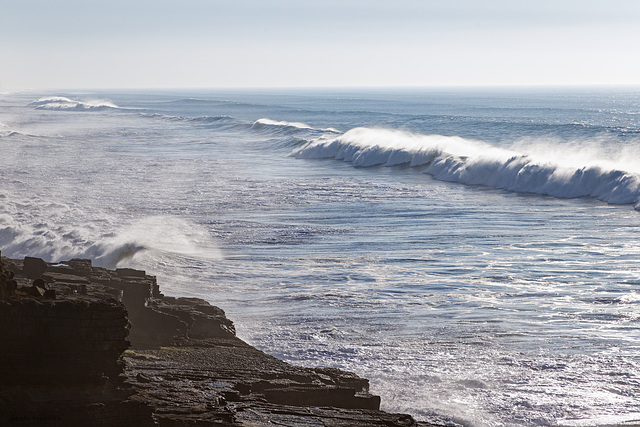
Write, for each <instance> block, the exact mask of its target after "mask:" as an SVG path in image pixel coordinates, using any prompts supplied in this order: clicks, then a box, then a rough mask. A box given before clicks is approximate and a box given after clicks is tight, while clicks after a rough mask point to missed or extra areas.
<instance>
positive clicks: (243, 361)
mask: <svg viewBox="0 0 640 427" xmlns="http://www.w3.org/2000/svg"><path fill="white" fill-rule="evenodd" d="M2 261H3V263H0V324H1V325H2V328H1V329H0V348H1V349H2V350H1V351H0V424H3V425H4V424H9V425H10V424H11V423H15V424H16V425H94V426H96V425H97V426H101V425H102V426H119V425H121V426H130V425H138V426H145V425H160V426H186V425H198V426H210V425H251V426H260V425H272V424H274V423H275V424H278V423H281V424H286V425H344V426H352V425H363V426H364V425H385V426H394V425H397V426H411V425H418V423H416V422H415V421H414V420H413V418H411V417H410V416H408V415H401V414H388V413H385V412H382V411H379V405H380V398H379V397H377V396H373V395H371V394H370V393H369V384H368V381H367V380H365V379H362V378H360V377H358V376H356V375H355V374H351V373H348V372H343V371H340V370H337V369H311V368H301V367H295V366H292V365H289V364H287V363H285V362H283V361H281V360H278V359H276V358H274V357H272V356H269V355H267V354H265V353H263V352H261V351H259V350H257V349H255V348H254V347H251V346H250V345H248V344H246V343H245V342H243V341H241V340H240V339H238V338H237V337H236V336H235V329H234V326H233V323H232V322H231V321H230V320H229V319H227V318H226V316H225V314H224V311H222V310H221V309H219V308H217V307H214V306H212V305H210V304H209V303H208V302H206V301H204V300H201V299H198V298H173V297H166V296H164V295H162V293H161V292H160V289H159V287H158V284H157V282H156V279H155V277H153V276H149V275H147V274H146V273H145V272H144V271H140V270H133V269H116V270H107V269H104V268H98V267H93V266H92V265H91V261H90V260H79V259H74V260H70V261H65V262H60V263H55V264H53V263H45V262H44V261H42V260H40V259H37V258H25V260H10V259H6V258H2ZM422 425H426V424H422Z"/></svg>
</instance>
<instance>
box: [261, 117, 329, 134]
mask: <svg viewBox="0 0 640 427" xmlns="http://www.w3.org/2000/svg"><path fill="white" fill-rule="evenodd" d="M251 129H254V130H258V131H268V132H271V133H273V134H277V135H295V134H298V133H301V132H311V133H332V134H339V133H340V131H338V130H336V129H333V128H325V129H323V128H314V127H313V126H309V125H308V124H306V123H300V122H284V121H277V120H271V119H266V118H263V119H258V120H256V121H255V122H254V123H253V125H252V126H251Z"/></svg>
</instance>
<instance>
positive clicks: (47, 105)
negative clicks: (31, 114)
mask: <svg viewBox="0 0 640 427" xmlns="http://www.w3.org/2000/svg"><path fill="white" fill-rule="evenodd" d="M29 105H31V106H34V107H35V108H37V109H41V110H70V111H95V110H105V109H117V108H119V107H118V106H117V105H115V104H114V103H112V102H110V101H107V100H100V99H92V100H85V101H79V100H74V99H70V98H67V97H64V96H46V97H42V98H38V99H37V100H35V101H33V102H31V103H29Z"/></svg>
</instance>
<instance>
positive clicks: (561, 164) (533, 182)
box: [290, 128, 640, 210]
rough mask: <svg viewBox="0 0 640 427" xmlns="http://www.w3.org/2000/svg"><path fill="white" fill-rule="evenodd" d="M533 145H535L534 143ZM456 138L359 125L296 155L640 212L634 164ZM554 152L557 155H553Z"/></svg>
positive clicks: (639, 180) (639, 183)
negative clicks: (415, 170)
mask: <svg viewBox="0 0 640 427" xmlns="http://www.w3.org/2000/svg"><path fill="white" fill-rule="evenodd" d="M534 145H535V144H534ZM530 151H531V152H530V153H526V152H523V151H519V150H514V149H506V148H500V147H496V146H493V145H491V144H488V143H486V142H484V141H478V140H471V139H466V138H461V137H457V136H442V135H416V134H411V133H408V132H402V131H395V130H389V129H372V128H355V129H352V130H350V131H348V132H346V133H345V134H343V135H340V136H339V137H337V138H336V137H326V136H324V137H321V138H318V139H316V140H314V141H311V142H309V143H307V144H305V145H303V146H301V147H299V148H297V149H295V150H294V151H293V152H292V153H291V154H290V155H291V156H293V157H296V158H306V159H312V158H335V159H337V160H343V161H345V162H350V163H351V164H353V165H354V166H361V167H367V166H375V165H383V166H394V165H400V164H408V165H410V166H413V167H416V166H421V167H423V168H424V172H425V173H427V174H429V175H431V176H432V177H433V178H435V179H438V180H443V181H450V182H459V183H463V184H468V185H484V186H487V187H492V188H499V189H504V190H509V191H515V192H522V193H535V194H542V195H549V196H554V197H561V198H575V197H594V198H597V199H599V200H602V201H605V202H608V203H614V204H627V203H633V204H635V207H636V209H638V210H640V176H639V175H638V173H637V172H636V171H635V170H634V169H633V168H631V167H625V166H628V165H623V164H621V163H620V162H614V161H611V160H607V159H595V158H592V159H587V158H585V156H584V153H579V152H577V151H574V152H565V153H562V152H560V151H558V152H557V153H554V154H553V155H552V156H550V155H536V154H535V149H533V148H532V149H531V150H530ZM554 156H555V157H554Z"/></svg>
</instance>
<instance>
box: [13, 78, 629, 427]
mask: <svg viewBox="0 0 640 427" xmlns="http://www.w3.org/2000/svg"><path fill="white" fill-rule="evenodd" d="M639 120H640V91H637V90H622V89H618V90H612V89H607V90H605V89H601V90H590V91H586V90H577V89H572V90H569V89H563V90H556V91H551V90H538V91H534V90H528V91H525V90H519V91H518V90H512V91H509V90H506V89H504V90H462V89H460V90H448V91H447V90H442V91H436V90H431V91H427V90H422V91H409V90H406V91H382V90H380V91H377V92H375V91H368V92H367V91H351V92H348V91H342V92H338V91H334V92H329V91H306V92H303V91H289V92H286V91H279V92H278V91H263V92H258V91H253V92H249V91H236V92H231V91H226V92H222V91H218V92H214V91H189V92H187V91H182V92H179V91H174V92H169V91H164V92H160V91H155V92H153V91H148V92H119V93H116V92H111V93H97V92H95V93H89V92H87V93H52V94H41V93H28V92H27V93H24V92H23V93H13V94H4V95H0V146H1V147H2V148H1V150H2V151H1V153H2V155H1V156H0V184H1V185H0V201H1V203H0V247H1V248H2V253H3V255H8V256H12V257H22V256H26V255H30V256H41V257H43V258H45V259H49V260H61V259H69V258H72V257H90V258H92V259H94V263H95V264H97V265H104V266H109V267H114V266H116V265H117V266H124V265H128V266H134V267H138V268H144V269H146V270H147V271H149V272H150V273H153V274H157V275H158V276H159V280H160V283H161V287H162V289H163V290H164V292H165V293H167V294H173V295H193V296H200V297H203V298H206V299H208V300H210V301H211V302H212V303H214V304H216V305H219V306H220V307H222V308H223V309H225V310H226V311H227V313H228V315H229V317H230V318H232V319H233V320H234V321H235V322H236V325H237V328H238V332H239V336H240V337H242V338H244V339H246V340H247V341H249V342H250V343H252V344H254V345H256V346H258V347H259V348H262V349H264V350H265V351H267V352H269V353H271V354H274V355H276V356H279V357H282V358H284V359H285V360H288V361H291V362H294V363H298V364H304V365H314V366H317V365H322V366H335V367H340V368H343V369H347V370H352V371H355V372H357V373H358V374H360V375H362V376H364V377H367V378H370V379H371V384H372V391H373V392H375V393H376V394H380V395H381V396H382V402H383V409H386V410H390V411H402V412H408V413H411V414H412V415H414V416H415V417H416V418H419V419H424V420H429V421H437V422H443V423H452V424H462V425H472V426H494V425H495V426H498V425H603V424H615V423H628V424H631V423H633V422H635V423H640V400H639V395H640V373H639V369H638V368H639V367H640V366H639V365H640V356H639V355H638V354H639V352H638V350H639V349H640V333H639V316H640V292H639V288H640V269H639V268H638V259H639V258H640V250H639V248H638V244H637V242H638V237H639V234H640V231H639V230H640V229H639V226H640V213H639V212H638V211H637V210H636V209H637V206H638V202H639V201H640V181H639V175H638V172H639V171H640V157H639V156H638V154H639V150H640V138H639V136H640V133H639V132H640V121H639Z"/></svg>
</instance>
